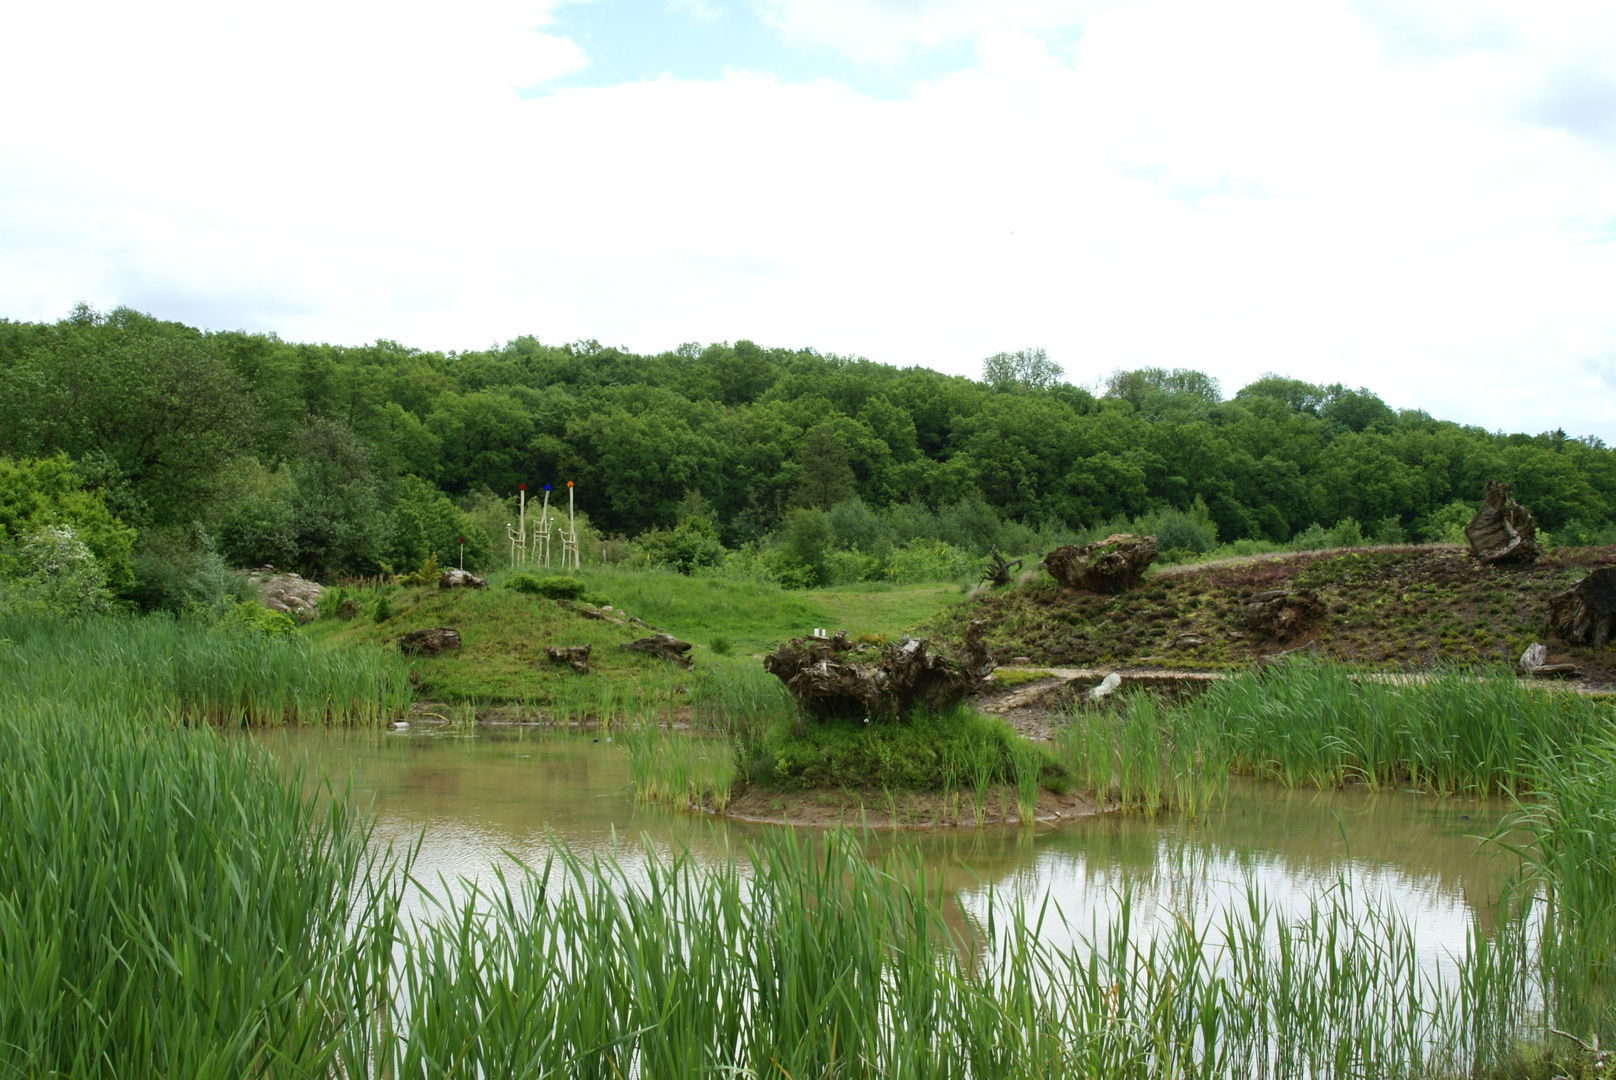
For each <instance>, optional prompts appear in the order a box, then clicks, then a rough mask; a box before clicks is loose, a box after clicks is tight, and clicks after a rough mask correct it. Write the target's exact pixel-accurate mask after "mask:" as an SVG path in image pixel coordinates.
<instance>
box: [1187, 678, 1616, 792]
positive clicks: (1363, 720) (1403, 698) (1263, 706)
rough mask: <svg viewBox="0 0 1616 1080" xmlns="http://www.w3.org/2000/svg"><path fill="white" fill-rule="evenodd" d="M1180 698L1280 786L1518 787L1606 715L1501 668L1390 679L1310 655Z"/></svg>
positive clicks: (1602, 708)
mask: <svg viewBox="0 0 1616 1080" xmlns="http://www.w3.org/2000/svg"><path fill="white" fill-rule="evenodd" d="M1185 708H1186V709H1187V710H1188V711H1190V712H1192V713H1200V714H1202V715H1204V717H1205V722H1206V723H1207V725H1208V726H1209V727H1210V728H1213V729H1215V730H1216V731H1218V732H1219V733H1220V735H1221V737H1222V738H1223V739H1224V740H1226V744H1227V752H1228V753H1229V755H1230V758H1231V760H1232V762H1233V766H1234V768H1235V769H1236V770H1237V771H1239V772H1242V773H1246V774H1249V775H1251V776H1255V777H1259V778H1261V779H1265V780H1275V781H1278V782H1279V783H1282V784H1285V785H1286V786H1289V787H1301V786H1314V787H1319V788H1333V787H1341V786H1343V785H1346V784H1354V783H1356V784H1363V785H1365V786H1366V787H1368V788H1370V789H1371V790H1374V789H1378V788H1382V787H1397V788H1415V789H1418V790H1421V791H1425V792H1429V793H1430V794H1433V795H1459V794H1465V795H1520V794H1523V793H1525V792H1527V791H1529V790H1532V789H1533V788H1534V787H1536V786H1537V783H1538V777H1537V773H1538V768H1537V767H1538V764H1539V763H1540V762H1541V761H1544V760H1546V759H1548V758H1550V757H1552V756H1554V755H1556V754H1560V753H1565V752H1569V751H1571V750H1572V749H1573V748H1575V747H1577V746H1578V745H1579V744H1580V743H1581V742H1582V741H1583V740H1584V739H1585V738H1586V737H1588V736H1589V735H1591V734H1595V733H1598V732H1600V731H1603V730H1606V729H1608V728H1609V727H1610V726H1611V724H1612V721H1613V718H1616V714H1613V712H1612V709H1611V707H1610V706H1609V705H1608V704H1602V703H1600V702H1598V701H1596V700H1594V699H1591V698H1588V697H1585V696H1582V695H1578V694H1572V693H1564V692H1557V691H1553V690H1548V689H1543V688H1534V687H1531V686H1528V685H1526V684H1523V683H1522V682H1521V681H1520V680H1519V679H1517V678H1515V677H1514V675H1513V674H1511V673H1508V672H1505V671H1488V670H1482V671H1479V672H1478V671H1461V670H1449V671H1442V672H1437V673H1434V674H1431V675H1428V676H1425V677H1422V678H1419V679H1413V678H1410V679H1408V680H1406V681H1391V680H1384V679H1377V678H1375V677H1373V676H1365V675H1359V674H1358V673H1355V672H1353V671H1351V670H1350V669H1347V668H1344V667H1340V666H1337V665H1332V664H1308V663H1299V664H1287V665H1284V666H1283V667H1281V668H1278V669H1276V670H1274V671H1270V672H1258V673H1251V674H1246V675H1241V676H1239V677H1238V678H1233V679H1228V680H1225V681H1223V682H1221V683H1219V684H1217V685H1215V686H1214V687H1213V688H1212V689H1211V690H1209V691H1208V692H1207V694H1206V695H1205V696H1204V697H1202V698H1201V699H1200V700H1198V701H1195V702H1192V703H1191V704H1189V705H1187V706H1186V707H1185Z"/></svg>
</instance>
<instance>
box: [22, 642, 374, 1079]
mask: <svg viewBox="0 0 1616 1080" xmlns="http://www.w3.org/2000/svg"><path fill="white" fill-rule="evenodd" d="M24 649H27V645H26V644H25V645H24ZM32 655H36V656H37V655H38V653H33V654H32ZM5 696H6V699H7V701H6V705H5V707H4V708H0V776H4V777H5V782H4V784H3V785H0V971H4V973H5V975H4V978H3V979H0V1075H6V1076H18V1077H34V1076H41V1077H43V1076H74V1077H107V1078H112V1077H125V1078H127V1077H175V1076H185V1077H220V1078H225V1077H239V1076H251V1075H277V1076H294V1075H295V1076H335V1075H338V1073H339V1071H341V1070H340V1069H339V1063H340V1061H341V1060H343V1058H344V1057H346V1056H352V1053H353V1050H354V1048H355V1047H356V1046H360V1045H362V1044H364V1043H365V1042H366V1041H367V1039H370V1038H374V1037H376V1036H377V1034H378V1032H379V1030H380V1029H377V1028H376V1027H375V1025H374V1024H372V1023H371V1021H374V1020H377V1019H380V1018H384V1017H385V1016H386V1015H387V1010H388V1008H389V1002H388V998H387V987H386V982H385V978H386V974H387V966H388V965H389V964H390V963H391V960H392V948H391V942H390V936H389V934H390V931H389V928H390V927H393V926H395V925H396V912H397V889H396V887H395V886H393V885H391V884H390V883H389V882H390V881H391V879H393V878H394V877H395V872H394V869H393V861H392V860H391V858H390V856H388V855H387V854H386V853H382V852H377V851H375V850H373V849H372V848H371V847H370V845H369V843H368V840H369V824H368V821H367V819H366V818H365V817H364V816H363V815H362V814H361V813H360V812H358V811H356V810H355V809H353V808H352V806H351V805H350V804H349V803H348V802H347V801H346V800H345V799H342V798H335V799H329V798H326V799H321V798H319V797H317V796H315V795H309V796H304V795H303V794H302V790H301V779H300V778H297V777H293V778H290V779H288V778H285V777H283V776H282V775H281V774H280V773H279V771H278V770H277V768H276V765H275V763H274V762H273V761H271V760H269V759H268V755H267V754H265V753H264V752H263V751H261V750H260V749H258V748H256V747H255V746H254V745H253V744H251V743H248V742H245V741H242V740H232V739H227V738H226V737H224V736H221V735H219V734H217V733H216V732H214V731H212V730H209V729H206V728H200V729H197V730H187V729H184V728H173V727H168V726H166V725H152V724H149V723H145V722H136V721H137V720H138V718H137V717H133V716H131V715H130V714H129V713H128V712H126V711H125V710H126V708H127V706H128V704H129V702H130V701H131V700H133V699H134V698H133V695H129V696H125V695H116V696H114V698H113V699H112V700H111V701H108V702H89V703H85V702H79V701H75V702H62V701H52V700H49V699H45V700H35V701H32V702H29V701H19V700H18V699H17V696H16V695H13V694H11V693H10V692H8V693H7V694H6V695H5ZM74 696H78V695H77V694H75V695H74ZM367 1024H369V1025H370V1026H369V1027H367ZM367 1032H368V1034H367Z"/></svg>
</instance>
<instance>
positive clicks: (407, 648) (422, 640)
mask: <svg viewBox="0 0 1616 1080" xmlns="http://www.w3.org/2000/svg"><path fill="white" fill-rule="evenodd" d="M398 648H399V651H400V652H402V653H404V654H405V655H407V656H437V655H438V654H440V653H445V652H453V651H454V650H455V649H458V648H460V631H458V630H456V629H454V628H453V627H451V626H434V627H433V628H432V629H430V630H411V631H410V632H409V633H407V634H405V635H404V636H403V637H401V638H399V639H398Z"/></svg>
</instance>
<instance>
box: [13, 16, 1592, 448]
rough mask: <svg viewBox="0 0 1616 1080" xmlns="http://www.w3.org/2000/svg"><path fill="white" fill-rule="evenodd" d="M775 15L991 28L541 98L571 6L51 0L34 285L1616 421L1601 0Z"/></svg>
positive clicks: (22, 30)
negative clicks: (1169, 369) (856, 81)
mask: <svg viewBox="0 0 1616 1080" xmlns="http://www.w3.org/2000/svg"><path fill="white" fill-rule="evenodd" d="M774 10H775V15H776V17H777V18H779V19H780V20H782V24H783V25H787V26H788V27H790V28H791V32H792V33H795V34H802V35H813V34H817V35H819V37H818V38H817V39H815V40H828V41H845V42H848V44H847V45H846V49H847V51H849V52H850V53H851V54H853V55H855V56H866V55H867V56H876V57H879V56H880V55H890V54H892V53H893V51H894V50H898V51H901V50H903V49H913V48H920V47H923V46H925V45H927V44H928V43H936V42H941V41H944V40H945V39H947V38H949V37H950V35H954V36H958V35H964V36H965V37H966V38H968V39H969V40H970V41H972V42H973V43H974V44H975V46H976V50H977V53H978V54H979V56H980V63H979V64H978V65H977V66H975V67H974V68H972V69H970V70H966V71H960V72H956V73H954V74H952V75H949V76H947V77H944V78H941V79H938V80H936V81H934V82H931V83H928V84H925V85H921V86H918V87H917V88H916V89H915V91H914V93H913V95H912V97H911V98H910V99H908V100H905V101H900V102H877V101H871V100H869V99H867V98H864V97H861V96H859V95H857V94H854V93H852V92H851V91H849V90H847V89H845V88H843V87H840V86H838V85H835V84H834V83H830V82H821V83H814V84H809V85H795V86H793V85H782V84H779V83H778V82H776V81H775V80H774V79H772V78H770V77H768V76H767V75H758V74H744V73H737V74H733V75H731V76H729V77H727V78H725V79H724V80H722V81H718V82H710V83H692V82H680V81H676V80H672V79H663V80H658V81H651V82H644V83H636V84H630V85H621V86H614V87H607V88H603V89H589V90H580V89H574V90H565V91H561V92H557V93H553V94H550V95H547V96H541V97H538V98H534V99H531V100H522V99H521V98H520V97H519V96H518V94H517V93H516V92H515V91H516V89H517V88H520V87H524V86H528V85H532V84H534V83H536V82H539V81H541V80H542V79H544V78H545V77H547V76H550V75H554V74H557V73H560V72H563V71H565V70H568V69H570V68H573V67H576V66H577V65H579V64H581V63H583V62H584V61H583V58H582V54H581V53H580V52H579V51H578V49H577V48H576V47H575V46H574V45H573V44H572V43H571V42H568V41H566V40H565V39H562V38H560V37H557V36H555V34H554V28H553V25H552V24H551V23H550V22H549V12H550V8H549V7H547V6H545V5H516V4H490V5H481V6H476V5H472V6H451V7H443V6H428V5H424V4H420V5H413V6H412V5H408V4H406V5H402V6H401V5H386V6H384V5H381V4H379V3H376V4H371V3H359V4H344V5H340V6H336V5H331V4H322V5H315V4H312V3H301V4H300V3H293V4H290V5H283V6H280V7H277V8H274V9H264V10H245V9H243V10H241V11H235V10H234V9H219V8H217V7H214V6H207V5H197V6H194V7H185V6H162V7H142V8H138V9H137V8H131V7H129V6H127V5H123V6H119V5H108V6H105V7H103V6H100V5H95V4H88V3H82V4H78V5H64V6H52V5H26V6H25V5H13V6H12V8H8V9H5V11H4V12H3V13H0V35H4V36H5V37H6V38H7V39H8V40H12V41H27V42H29V43H30V44H31V47H30V48H27V49H22V50H17V51H16V52H15V53H14V56H15V58H16V62H15V63H12V64H8V66H7V67H6V68H5V69H3V70H0V101H4V102H6V103H7V105H6V114H5V120H6V127H7V131H8V138H7V140H6V141H5V143H4V145H3V146H0V314H5V315H9V316H11V317H13V318H18V317H21V318H54V317H58V316H60V315H62V314H64V313H65V312H66V311H67V309H68V308H69V307H70V306H71V304H72V303H73V302H75V301H77V300H80V299H84V300H88V301H91V302H92V303H95V304H97V305H100V306H110V305H112V304H116V303H129V304H132V305H134V306H137V307H142V308H146V309H149V310H152V311H153V312H155V313H157V314H160V315H163V316H165V317H172V318H184V319H188V320H191V321H196V322H201V323H204V324H206V325H210V326H215V327H235V326H244V327H247V328H251V329H266V330H267V329H274V330H277V331H279V332H281V333H282V334H283V335H285V336H287V337H290V338H294V339H301V338H325V339H330V340H337V341H346V342H357V341H362V340H369V339H372V338H375V337H378V336H382V337H392V338H398V339H401V340H404V341H408V342H411V343H414V344H419V345H423V346H427V347H440V348H468V347H480V346H483V345H486V344H489V343H491V342H494V341H496V340H499V339H503V338H507V337H510V336H514V335H516V334H519V333H536V334H538V335H539V336H540V337H542V338H544V339H546V340H552V341H554V340H570V339H573V338H579V337H595V338H600V339H602V340H605V341H609V342H612V343H624V344H628V345H630V346H632V347H635V348H640V349H648V350H649V349H659V348H666V347H671V346H673V345H675V344H677V343H679V342H682V341H690V340H704V341H706V340H715V339H733V338H736V337H742V336H750V337H753V338H755V339H757V340H760V341H764V342H768V343H772V344H788V345H798V344H808V345H815V346H817V347H820V348H823V349H827V350H835V351H843V352H858V353H863V354H865V355H868V356H871V357H872V358H875V359H879V360H885V361H890V362H896V363H924V364H928V365H931V366H936V367H941V368H944V369H948V370H954V371H963V372H968V373H972V374H974V373H975V371H976V367H977V363H978V361H979V360H980V358H981V357H982V356H984V355H987V354H988V353H991V352H994V351H997V350H999V349H1003V348H1018V347H1022V346H1025V345H1031V344H1042V345H1045V346H1046V347H1048V348H1049V350H1050V354H1051V356H1052V357H1053V358H1054V359H1056V360H1057V361H1058V362H1060V363H1062V364H1063V365H1065V367H1066V369H1067V371H1068V373H1069V375H1070V377H1072V378H1074V379H1076V380H1079V381H1081V380H1085V379H1091V378H1094V377H1096V376H1098V375H1101V374H1104V373H1105V372H1107V371H1110V370H1111V369H1113V368H1115V367H1118V366H1130V365H1137V364H1162V365H1166V366H1192V367H1198V368H1201V369H1203V370H1206V371H1208V372H1210V373H1212V374H1214V375H1217V376H1218V377H1219V378H1220V379H1222V381H1223V384H1224V386H1225V388H1226V389H1227V390H1229V391H1233V390H1234V389H1235V388H1237V387H1239V386H1240V385H1242V384H1243V383H1244V382H1245V381H1248V380H1249V379H1250V378H1253V377H1255V376H1256V375H1258V374H1260V373H1262V372H1264V371H1269V370H1274V371H1280V372H1283V373H1288V374H1293V375H1297V376H1300V377H1305V378H1310V379H1318V380H1328V381H1337V380H1339V381H1344V382H1348V383H1351V384H1362V385H1367V386H1370V387H1371V388H1374V389H1376V390H1378V391H1379V392H1380V393H1382V394H1383V395H1384V396H1386V397H1387V398H1388V400H1390V401H1392V402H1393V403H1394V404H1397V405H1401V406H1417V407H1423V408H1426V409H1428V410H1430V411H1432V412H1433V413H1435V414H1437V415H1439V416H1447V417H1452V418H1456V419H1462V420H1467V421H1471V422H1476V423H1481V424H1484V425H1486V426H1489V427H1501V428H1508V429H1511V430H1517V429H1524V430H1542V429H1545V428H1551V427H1555V426H1560V425H1563V426H1564V427H1566V428H1567V429H1568V430H1570V431H1573V432H1575V433H1581V432H1595V433H1598V434H1600V435H1601V436H1603V437H1605V438H1606V439H1607V440H1610V441H1616V386H1613V385H1612V381H1611V378H1610V375H1609V373H1610V371H1611V364H1612V357H1616V309H1613V308H1612V307H1611V305H1610V304H1609V297H1610V296H1611V295H1613V290H1616V243H1613V240H1616V175H1613V171H1616V161H1613V159H1612V155H1611V154H1610V149H1611V147H1610V143H1609V142H1608V140H1607V139H1606V138H1605V137H1604V136H1603V135H1602V132H1603V131H1604V130H1606V129H1605V128H1603V127H1601V124H1603V123H1604V122H1605V121H1603V120H1601V119H1600V116H1601V115H1602V114H1601V113H1600V112H1599V108H1601V106H1599V105H1598V104H1597V101H1598V100H1602V99H1598V98H1597V95H1595V96H1594V97H1593V98H1589V97H1588V95H1586V94H1585V95H1583V96H1582V97H1574V98H1573V99H1570V100H1574V101H1575V102H1577V103H1579V104H1578V108H1581V109H1583V111H1582V112H1576V111H1575V110H1572V114H1574V115H1575V116H1578V117H1583V118H1584V119H1583V120H1580V121H1579V122H1578V123H1570V122H1565V121H1564V119H1563V118H1564V116H1565V115H1568V114H1566V112H1565V110H1564V109H1562V110H1561V111H1560V112H1558V113H1555V112H1553V111H1552V110H1551V111H1550V112H1549V113H1545V112H1544V111H1543V110H1544V109H1545V108H1547V106H1546V105H1544V102H1546V101H1555V100H1562V101H1563V100H1566V99H1555V98H1553V97H1552V95H1551V94H1550V91H1551V90H1552V89H1553V88H1554V87H1557V86H1560V87H1563V86H1572V87H1575V86H1577V85H1581V84H1578V83H1577V82H1576V79H1578V78H1583V77H1584V75H1583V74H1579V73H1588V72H1595V73H1597V72H1599V71H1600V70H1608V69H1609V61H1610V60H1611V59H1612V58H1613V57H1616V34H1613V33H1612V32H1611V26H1610V25H1609V23H1610V20H1609V19H1607V18H1605V17H1603V16H1602V15H1601V14H1599V13H1598V12H1596V11H1593V10H1588V11H1583V12H1580V13H1575V14H1573V15H1571V16H1567V17H1565V19H1564V21H1562V22H1555V21H1554V20H1553V19H1551V18H1550V17H1549V16H1548V15H1545V14H1543V12H1545V11H1548V10H1550V9H1548V8H1546V7H1541V6H1539V7H1531V8H1527V7H1521V8H1519V9H1514V10H1510V9H1504V8H1497V9H1489V11H1486V12H1483V14H1485V15H1487V18H1486V19H1479V16H1478V17H1476V18H1470V17H1469V16H1466V17H1463V18H1462V17H1460V16H1459V15H1458V14H1456V12H1459V11H1460V10H1461V9H1460V8H1458V7H1440V6H1433V7H1432V8H1430V9H1429V10H1428V11H1425V13H1424V14H1420V13H1419V12H1416V15H1419V17H1418V18H1414V17H1405V18H1404V19H1403V22H1402V23H1399V24H1398V25H1397V26H1392V27H1391V28H1390V29H1388V25H1389V24H1388V22H1387V20H1386V18H1384V17H1382V16H1383V15H1384V12H1382V13H1381V14H1380V15H1377V14H1376V13H1375V12H1373V11H1370V12H1368V14H1366V9H1365V8H1364V7H1363V6H1361V5H1360V6H1353V5H1350V4H1348V3H1345V2H1340V3H1329V2H1322V3H1309V4H1298V3H1294V2H1263V0H1240V2H1233V3H1229V4H1223V5H1206V4H1202V3H1196V2H1193V0H1141V2H1132V3H1116V4H1109V5H1096V6H1093V7H1092V8H1091V9H1089V10H1084V11H1080V12H1074V10H1073V9H1070V8H1055V7H1050V8H1047V9H1046V8H1043V7H1039V6H1037V5H1036V4H1030V5H1027V6H1023V7H1015V6H1009V7H1007V6H1005V5H994V6H991V7H990V6H987V5H979V4H977V5H972V4H966V3H950V2H945V0H940V2H938V3H935V4H928V3H918V2H917V3H914V4H898V3H889V4H876V5H867V4H860V5H854V4H851V3H845V4H843V3H839V2H838V0H794V2H793V3H792V4H789V5H788V4H786V3H785V2H784V0H782V2H781V4H780V5H779V6H778V7H777V8H776V9H774ZM1398 10H1399V11H1403V12H1405V13H1406V12H1407V11H1408V10H1410V9H1408V8H1407V7H1400V8H1399V9H1398ZM1422 10H1424V9H1422ZM1467 18H1468V19H1469V21H1466V19H1467ZM1073 19H1075V20H1076V22H1075V23H1074V25H1078V24H1080V25H1081V27H1082V34H1081V36H1080V37H1079V38H1077V39H1076V43H1075V45H1073V44H1071V43H1070V41H1068V39H1066V38H1063V37H1061V38H1059V40H1058V41H1057V39H1056V38H1052V37H1051V36H1050V35H1049V34H1048V33H1046V31H1049V30H1050V28H1051V27H1054V26H1056V25H1057V24H1058V23H1063V20H1066V21H1069V20H1073ZM1478 19H1479V21H1478ZM860 20H862V22H861V21H860ZM1411 26H1412V27H1413V29H1410V27H1411ZM1477 27H1480V29H1477ZM1057 37H1058V35H1057ZM1060 42H1066V44H1061V43H1060ZM872 43H873V44H872ZM861 50H864V51H861ZM882 50H886V53H882ZM1601 64H1603V65H1604V67H1603V68H1601V66H1600V65H1601ZM1589 101H1594V102H1595V103H1594V104H1592V105H1590V104H1588V102H1589ZM1534 110H1535V111H1534ZM1589 117H1591V118H1592V119H1591V120H1590V119H1587V118H1589ZM1557 118H1558V119H1557Z"/></svg>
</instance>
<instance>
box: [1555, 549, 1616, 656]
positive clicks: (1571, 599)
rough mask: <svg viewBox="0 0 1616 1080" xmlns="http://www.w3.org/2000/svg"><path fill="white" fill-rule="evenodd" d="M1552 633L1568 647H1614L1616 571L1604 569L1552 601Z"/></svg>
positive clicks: (1596, 571) (1556, 596)
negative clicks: (1611, 640) (1611, 644)
mask: <svg viewBox="0 0 1616 1080" xmlns="http://www.w3.org/2000/svg"><path fill="white" fill-rule="evenodd" d="M1548 627H1549V633H1551V634H1553V635H1554V636H1555V637H1557V638H1559V639H1560V640H1561V641H1563V642H1565V643H1566V644H1567V645H1592V646H1593V647H1594V648H1596V649H1597V648H1600V647H1602V646H1604V645H1608V644H1610V639H1611V636H1612V632H1613V631H1616V569H1612V568H1611V567H1608V566H1603V567H1600V568H1599V569H1598V570H1595V571H1594V572H1593V573H1591V574H1589V575H1588V576H1587V577H1585V578H1583V579H1582V580H1581V581H1579V582H1577V583H1576V584H1575V585H1573V586H1571V588H1569V589H1567V590H1565V591H1564V592H1561V593H1556V594H1555V595H1554V596H1551V597H1550V598H1549V611H1548Z"/></svg>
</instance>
